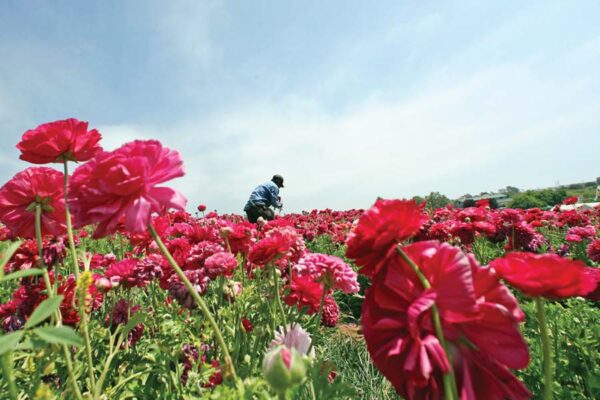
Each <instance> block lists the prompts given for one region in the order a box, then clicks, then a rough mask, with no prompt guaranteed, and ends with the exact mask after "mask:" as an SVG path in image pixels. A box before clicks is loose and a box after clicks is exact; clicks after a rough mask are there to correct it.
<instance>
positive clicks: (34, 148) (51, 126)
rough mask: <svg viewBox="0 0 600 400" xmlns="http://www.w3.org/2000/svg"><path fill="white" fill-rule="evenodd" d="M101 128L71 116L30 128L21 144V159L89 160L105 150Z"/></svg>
mask: <svg viewBox="0 0 600 400" xmlns="http://www.w3.org/2000/svg"><path fill="white" fill-rule="evenodd" d="M100 139H102V136H101V135H100V133H98V131H97V130H95V129H91V130H88V123H87V122H83V121H78V120H76V119H75V118H69V119H65V120H61V121H54V122H49V123H46V124H42V125H40V126H38V127H37V128H35V129H31V130H28V131H27V132H25V133H24V134H23V138H22V139H21V141H20V142H19V144H17V149H19V150H20V151H21V155H20V156H19V158H20V159H21V160H24V161H29V162H30V163H33V164H46V163H54V162H56V163H62V162H64V161H87V160H89V159H91V158H92V157H93V156H95V155H96V154H97V153H99V152H100V151H102V147H100V145H99V144H98V142H99V141H100Z"/></svg>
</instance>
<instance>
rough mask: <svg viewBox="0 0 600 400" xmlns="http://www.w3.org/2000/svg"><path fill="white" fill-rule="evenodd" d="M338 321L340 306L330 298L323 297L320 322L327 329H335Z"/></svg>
mask: <svg viewBox="0 0 600 400" xmlns="http://www.w3.org/2000/svg"><path fill="white" fill-rule="evenodd" d="M339 319H340V306H338V303H337V302H336V301H335V299H334V298H333V297H331V296H327V297H325V302H324V303H323V314H322V315H321V322H322V323H323V325H325V326H328V327H331V328H333V327H335V326H336V325H337V323H338V321H339Z"/></svg>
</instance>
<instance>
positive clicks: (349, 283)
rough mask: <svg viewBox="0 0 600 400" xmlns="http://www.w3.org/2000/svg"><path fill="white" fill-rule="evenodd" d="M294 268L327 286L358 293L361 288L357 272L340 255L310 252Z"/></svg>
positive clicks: (300, 273)
mask: <svg viewBox="0 0 600 400" xmlns="http://www.w3.org/2000/svg"><path fill="white" fill-rule="evenodd" d="M294 269H295V270H296V271H298V274H299V275H301V276H311V277H312V278H313V279H314V280H315V281H317V282H323V283H324V285H325V287H327V288H331V289H339V290H341V291H342V292H344V293H358V291H359V289H360V287H359V285H358V276H357V274H356V272H354V270H353V269H352V268H351V267H350V266H349V265H348V264H346V263H345V262H344V260H342V259H341V258H339V257H335V256H330V255H328V254H319V253H310V254H307V255H305V256H304V257H302V258H301V259H300V261H298V264H296V265H295V266H294Z"/></svg>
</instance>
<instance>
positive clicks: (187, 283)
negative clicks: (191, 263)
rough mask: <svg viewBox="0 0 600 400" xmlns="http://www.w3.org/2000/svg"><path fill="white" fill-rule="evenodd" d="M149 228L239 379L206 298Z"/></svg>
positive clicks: (228, 371)
mask: <svg viewBox="0 0 600 400" xmlns="http://www.w3.org/2000/svg"><path fill="white" fill-rule="evenodd" d="M148 230H149V231H150V234H151V235H152V238H153V239H154V241H155V242H156V244H157V245H158V248H159V249H160V252H161V253H162V254H163V255H164V256H165V258H166V259H167V261H168V262H169V265H170V266H171V268H173V270H174V271H175V273H176V274H177V276H178V277H179V279H181V282H183V284H184V285H185V287H186V289H187V290H188V292H189V293H190V295H191V296H192V298H193V299H194V301H195V302H196V304H197V305H198V307H199V308H200V310H201V311H202V313H203V314H204V317H205V318H206V319H207V320H208V323H209V324H210V326H211V328H212V329H213V331H214V334H215V336H216V339H217V343H219V347H221V351H222V352H223V358H224V359H225V362H224V371H225V372H226V375H227V374H229V375H231V377H232V378H233V380H237V379H238V377H237V374H236V372H235V367H234V365H233V360H232V358H231V355H230V354H229V350H228V348H227V344H226V343H225V340H224V339H223V334H222V333H221V329H219V326H218V325H217V323H216V322H215V319H214V318H213V316H212V314H211V312H210V310H209V309H208V306H207V305H206V303H205V302H204V300H202V297H200V295H199V294H198V292H197V291H196V290H195V289H194V286H193V285H192V283H191V282H190V280H189V279H188V278H187V277H186V276H185V274H184V273H183V271H182V270H181V268H180V267H179V265H177V262H176V261H175V259H173V256H172V255H171V253H169V250H168V249H167V247H166V246H165V244H164V243H163V241H162V239H161V238H160V236H159V235H158V234H157V233H156V230H155V229H154V227H153V226H152V224H148Z"/></svg>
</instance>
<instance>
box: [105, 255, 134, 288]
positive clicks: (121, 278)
mask: <svg viewBox="0 0 600 400" xmlns="http://www.w3.org/2000/svg"><path fill="white" fill-rule="evenodd" d="M137 263H138V260H137V259H135V258H126V259H124V260H121V261H118V262H115V263H113V264H111V265H110V267H108V268H107V269H106V273H105V275H106V277H107V278H108V279H110V281H111V283H112V286H113V287H116V286H121V287H123V288H126V289H129V288H132V287H135V286H143V282H140V280H139V279H138V276H137V274H136V266H137Z"/></svg>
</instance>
